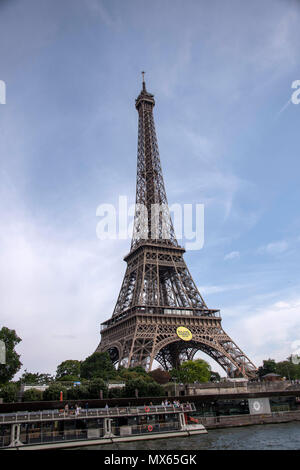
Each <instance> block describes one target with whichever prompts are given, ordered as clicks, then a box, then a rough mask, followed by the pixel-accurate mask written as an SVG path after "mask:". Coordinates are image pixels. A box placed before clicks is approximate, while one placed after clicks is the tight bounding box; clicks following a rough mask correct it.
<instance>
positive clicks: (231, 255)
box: [224, 251, 240, 261]
mask: <svg viewBox="0 0 300 470" xmlns="http://www.w3.org/2000/svg"><path fill="white" fill-rule="evenodd" d="M239 257H240V252H239V251H231V252H230V253H228V254H227V255H225V256H224V260H225V261H226V260H229V259H236V258H239Z"/></svg>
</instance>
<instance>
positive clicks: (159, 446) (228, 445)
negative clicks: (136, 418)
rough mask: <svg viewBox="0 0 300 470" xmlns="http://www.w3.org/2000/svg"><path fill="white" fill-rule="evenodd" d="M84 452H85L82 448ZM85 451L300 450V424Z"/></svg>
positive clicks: (132, 443) (126, 444)
mask: <svg viewBox="0 0 300 470" xmlns="http://www.w3.org/2000/svg"><path fill="white" fill-rule="evenodd" d="M81 449H82V448H81ZM84 449H85V450H88V449H90V450H96V449H99V450H101V449H102V450H165V451H167V450H201V449H202V450H246V449H247V450H299V449H300V423H299V422H298V423H297V422H294V423H281V424H267V425H257V426H245V427H239V428H227V429H212V430H210V431H208V434H199V435H197V436H192V437H183V438H182V437H181V438H170V439H157V440H154V441H140V442H126V443H119V444H107V445H100V446H91V447H90V446H87V447H85V448H84Z"/></svg>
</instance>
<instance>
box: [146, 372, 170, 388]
mask: <svg viewBox="0 0 300 470" xmlns="http://www.w3.org/2000/svg"><path fill="white" fill-rule="evenodd" d="M149 375H150V377H152V379H153V380H155V381H156V382H157V383H159V384H161V385H164V384H166V383H168V382H170V380H171V375H170V373H169V372H168V371H166V370H162V369H154V370H152V371H151V372H149Z"/></svg>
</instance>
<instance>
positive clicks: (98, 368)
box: [81, 352, 117, 380]
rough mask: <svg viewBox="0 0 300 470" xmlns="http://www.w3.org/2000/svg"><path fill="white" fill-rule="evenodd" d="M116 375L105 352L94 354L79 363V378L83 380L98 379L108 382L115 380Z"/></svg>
mask: <svg viewBox="0 0 300 470" xmlns="http://www.w3.org/2000/svg"><path fill="white" fill-rule="evenodd" d="M116 375H117V371H116V369H115V368H114V366H113V363H112V362H111V359H110V356H109V354H108V353H107V352H104V353H99V352H96V353H94V354H92V355H91V356H89V357H87V358H86V359H85V360H84V361H83V362H82V363H81V377H83V378H85V379H93V378H96V377H99V378H101V379H103V380H109V379H113V378H115V377H116Z"/></svg>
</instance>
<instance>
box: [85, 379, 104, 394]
mask: <svg viewBox="0 0 300 470" xmlns="http://www.w3.org/2000/svg"><path fill="white" fill-rule="evenodd" d="M101 390H102V392H103V398H107V396H108V388H107V385H106V383H105V382H104V380H103V379H101V378H100V377H96V378H95V379H92V380H91V381H90V382H89V385H88V392H89V397H90V398H100V391H101Z"/></svg>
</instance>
